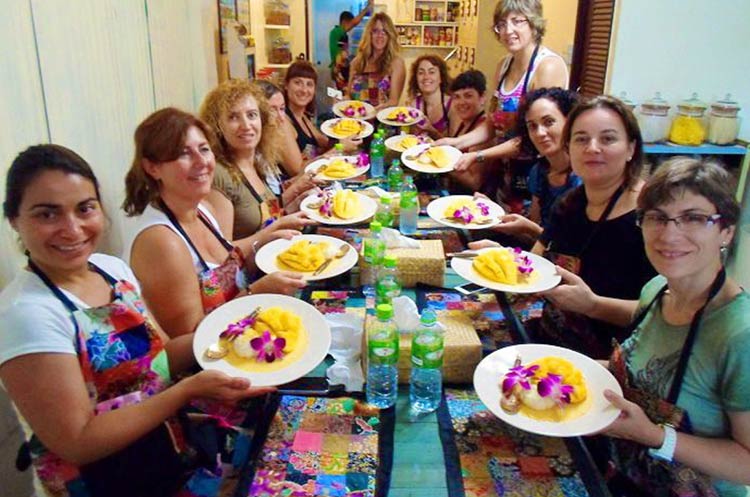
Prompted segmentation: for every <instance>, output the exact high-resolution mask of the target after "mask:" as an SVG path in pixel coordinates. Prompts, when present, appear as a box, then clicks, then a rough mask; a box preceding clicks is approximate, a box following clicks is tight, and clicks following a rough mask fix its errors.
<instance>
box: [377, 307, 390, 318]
mask: <svg viewBox="0 0 750 497" xmlns="http://www.w3.org/2000/svg"><path fill="white" fill-rule="evenodd" d="M375 315H376V316H377V317H378V319H391V318H392V317H393V306H392V305H391V304H379V305H378V306H377V307H376V308H375Z"/></svg>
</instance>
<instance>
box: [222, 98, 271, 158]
mask: <svg viewBox="0 0 750 497" xmlns="http://www.w3.org/2000/svg"><path fill="white" fill-rule="evenodd" d="M262 128H263V125H262V122H261V118H260V109H259V108H258V102H257V101H256V100H255V98H254V97H253V96H252V95H247V96H244V97H242V98H241V99H239V100H238V101H237V102H236V103H235V104H234V105H233V106H232V107H230V108H229V110H228V111H227V112H223V113H222V114H221V117H220V118H219V129H220V130H221V134H222V135H223V136H224V140H226V142H227V145H228V146H229V149H230V150H231V151H232V153H235V154H237V153H245V152H254V151H255V148H256V147H257V146H258V143H260V137H261V134H262Z"/></svg>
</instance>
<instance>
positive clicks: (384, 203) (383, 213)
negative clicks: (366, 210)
mask: <svg viewBox="0 0 750 497" xmlns="http://www.w3.org/2000/svg"><path fill="white" fill-rule="evenodd" d="M375 220H376V221H377V222H379V223H380V225H381V226H382V227H383V228H390V227H392V226H393V206H392V200H391V197H389V196H387V195H386V196H384V197H380V203H379V204H378V212H377V213H375Z"/></svg>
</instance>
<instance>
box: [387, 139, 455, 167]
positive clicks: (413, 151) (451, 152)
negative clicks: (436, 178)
mask: <svg viewBox="0 0 750 497" xmlns="http://www.w3.org/2000/svg"><path fill="white" fill-rule="evenodd" d="M431 146H432V145H430V144H429V143H423V144H422V145H415V146H413V147H411V148H409V149H406V150H404V151H403V152H401V162H403V164H404V165H405V166H406V167H408V168H409V169H413V170H415V171H418V172H420V173H431V174H439V173H449V172H451V171H453V168H454V167H455V165H456V162H458V159H459V158H460V157H461V154H462V152H461V151H460V150H459V149H457V148H456V147H451V146H450V145H440V146H438V147H436V148H442V149H444V150H445V151H446V153H447V154H448V158H449V159H450V163H449V164H448V165H447V166H446V167H443V168H440V167H435V166H432V165H429V164H422V163H421V162H417V161H415V160H411V159H407V157H414V156H417V155H419V154H420V153H421V152H423V151H424V150H426V149H428V148H430V147H431Z"/></svg>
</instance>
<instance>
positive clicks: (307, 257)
mask: <svg viewBox="0 0 750 497" xmlns="http://www.w3.org/2000/svg"><path fill="white" fill-rule="evenodd" d="M329 245H330V244H328V243H326V242H311V241H310V240H298V241H296V242H294V243H292V245H291V246H290V247H289V248H288V249H286V250H285V251H283V252H281V253H280V254H279V255H277V256H276V260H277V261H278V262H279V263H280V265H282V268H284V267H288V268H289V269H292V270H294V271H303V272H306V271H315V270H316V269H318V267H320V265H321V264H323V262H325V260H326V256H327V255H328V252H329V249H330V247H329Z"/></svg>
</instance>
